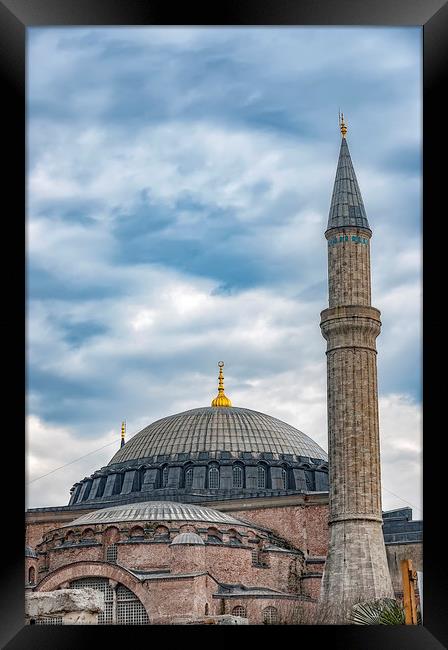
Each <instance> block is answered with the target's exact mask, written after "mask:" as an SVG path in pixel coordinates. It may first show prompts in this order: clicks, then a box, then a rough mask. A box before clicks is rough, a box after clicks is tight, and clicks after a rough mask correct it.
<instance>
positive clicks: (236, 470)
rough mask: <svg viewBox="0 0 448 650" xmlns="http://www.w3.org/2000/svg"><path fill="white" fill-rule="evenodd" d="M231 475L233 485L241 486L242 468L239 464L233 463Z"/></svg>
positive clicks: (235, 486)
mask: <svg viewBox="0 0 448 650" xmlns="http://www.w3.org/2000/svg"><path fill="white" fill-rule="evenodd" d="M232 476H233V487H234V488H242V487H243V468H242V467H241V465H234V466H233V470H232Z"/></svg>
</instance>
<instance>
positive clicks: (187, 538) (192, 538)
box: [170, 533, 205, 546]
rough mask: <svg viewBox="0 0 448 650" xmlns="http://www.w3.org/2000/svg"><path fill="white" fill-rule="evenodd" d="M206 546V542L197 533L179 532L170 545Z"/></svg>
mask: <svg viewBox="0 0 448 650" xmlns="http://www.w3.org/2000/svg"><path fill="white" fill-rule="evenodd" d="M180 545H188V546H205V542H204V540H203V539H202V537H201V536H200V535H198V534H197V533H179V534H178V535H176V537H175V538H174V539H173V541H172V542H171V544H170V546H180Z"/></svg>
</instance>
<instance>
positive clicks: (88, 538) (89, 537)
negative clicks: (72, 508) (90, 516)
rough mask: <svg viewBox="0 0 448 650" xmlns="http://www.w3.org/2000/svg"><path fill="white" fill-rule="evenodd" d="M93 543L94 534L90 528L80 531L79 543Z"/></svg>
mask: <svg viewBox="0 0 448 650" xmlns="http://www.w3.org/2000/svg"><path fill="white" fill-rule="evenodd" d="M94 541H95V533H94V532H93V530H92V529H91V528H85V529H84V530H83V531H82V535H81V542H94Z"/></svg>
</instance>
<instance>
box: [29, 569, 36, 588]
mask: <svg viewBox="0 0 448 650" xmlns="http://www.w3.org/2000/svg"><path fill="white" fill-rule="evenodd" d="M35 581H36V569H35V568H34V567H33V566H30V568H29V569H28V582H29V584H30V585H34V583H35Z"/></svg>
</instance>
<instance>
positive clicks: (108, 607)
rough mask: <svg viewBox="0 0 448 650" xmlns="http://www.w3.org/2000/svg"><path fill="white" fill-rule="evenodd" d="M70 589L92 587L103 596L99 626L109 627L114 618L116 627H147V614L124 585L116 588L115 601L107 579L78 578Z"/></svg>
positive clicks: (71, 584)
mask: <svg viewBox="0 0 448 650" xmlns="http://www.w3.org/2000/svg"><path fill="white" fill-rule="evenodd" d="M70 587H72V588H74V589H81V588H83V587H92V588H93V589H98V591H101V592H102V593H103V594H104V603H105V611H104V613H100V614H99V617H98V623H99V624H100V625H111V624H112V622H113V620H114V618H115V620H116V624H117V625H149V619H148V614H147V613H146V610H145V608H144V606H143V604H142V603H141V602H140V600H139V599H138V598H137V596H136V595H135V594H134V593H133V592H132V591H131V590H130V589H128V588H127V587H125V586H124V585H118V586H117V590H116V599H115V601H114V592H113V589H112V587H111V586H110V584H109V580H107V578H80V579H78V580H73V581H72V582H71V583H70ZM114 607H115V617H114Z"/></svg>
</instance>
